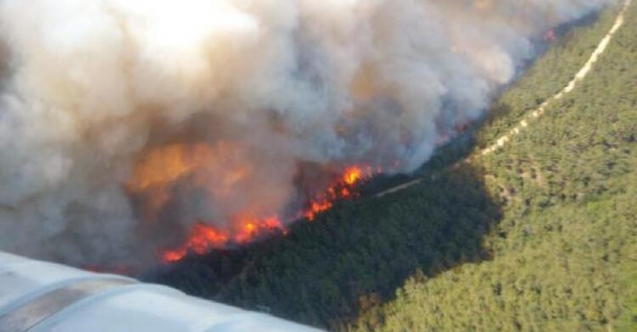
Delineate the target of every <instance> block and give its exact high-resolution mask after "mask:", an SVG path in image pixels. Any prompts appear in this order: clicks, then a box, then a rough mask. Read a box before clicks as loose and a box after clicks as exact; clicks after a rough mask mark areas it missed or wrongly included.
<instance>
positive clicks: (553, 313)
mask: <svg viewBox="0 0 637 332" xmlns="http://www.w3.org/2000/svg"><path fill="white" fill-rule="evenodd" d="M635 7H637V6H633V7H632V8H631V9H630V12H629V13H628V15H627V17H626V19H627V21H626V24H625V26H624V27H623V28H622V30H621V31H620V32H619V33H618V35H617V36H616V38H615V39H614V41H613V43H612V44H611V45H610V46H609V49H608V50H607V52H606V54H605V55H604V56H603V58H601V59H600V61H599V63H598V64H597V65H596V67H595V69H594V71H593V72H592V73H591V74H590V75H589V77H588V78H587V80H586V81H584V82H583V83H582V84H581V85H580V86H578V88H577V89H576V90H575V91H573V93H572V94H570V95H568V96H567V97H565V98H563V99H561V100H560V101H559V102H556V103H554V104H553V105H552V106H551V107H550V109H548V110H547V112H546V114H545V115H544V117H542V118H541V119H538V120H537V122H536V123H534V124H533V127H532V128H531V129H530V130H527V131H525V132H524V133H522V134H521V135H519V136H516V137H515V138H514V139H513V141H512V142H511V143H510V145H509V146H507V149H506V150H502V151H497V152H496V153H493V154H490V155H489V156H485V157H484V158H477V159H472V162H471V163H460V164H458V163H457V162H458V161H459V160H462V159H463V158H464V157H465V156H467V155H468V154H470V153H471V152H472V151H478V150H479V149H481V148H483V147H486V146H488V145H489V144H491V143H492V142H493V140H494V138H497V137H499V136H500V135H501V134H502V133H505V132H507V131H508V130H510V129H511V128H512V127H513V126H514V125H515V124H516V123H518V122H519V121H520V119H522V117H523V116H524V115H525V114H526V112H528V110H531V109H534V108H536V107H538V106H539V105H540V104H541V103H542V102H543V101H544V100H546V99H547V98H549V97H550V96H552V95H554V94H555V93H557V92H559V90H560V89H561V88H562V87H563V86H564V85H565V84H567V83H568V81H569V80H570V79H571V78H572V76H573V74H574V73H575V72H577V70H578V69H579V68H580V67H581V66H582V65H583V64H584V63H585V62H586V61H587V59H588V57H589V55H590V54H591V52H592V51H593V50H594V49H595V47H596V46H597V43H598V42H599V40H600V39H602V37H603V36H604V34H605V33H606V32H607V31H608V30H609V29H610V27H611V26H612V25H613V22H614V19H615V16H616V14H617V13H618V11H619V8H610V9H609V10H607V11H606V12H604V13H603V14H602V15H601V17H600V19H599V20H598V21H596V23H595V24H593V25H591V26H586V27H580V28H577V29H574V30H573V31H572V32H570V33H568V34H567V35H566V36H565V37H563V38H562V39H561V40H559V41H558V43H557V45H555V46H554V47H553V48H551V49H550V50H549V51H548V53H547V54H545V55H544V56H543V57H542V58H540V59H539V60H538V61H537V62H536V64H535V65H534V66H533V67H532V68H531V69H530V70H529V72H528V74H527V75H525V76H524V77H523V78H522V79H521V80H520V81H519V82H518V83H516V84H515V85H514V86H513V87H511V89H509V90H508V91H507V92H506V93H505V94H504V95H503V96H501V98H499V100H498V101H497V102H496V103H495V104H494V107H493V110H492V112H491V114H492V116H491V118H489V119H487V120H486V121H485V123H484V125H483V126H482V127H481V128H479V129H477V130H476V131H475V132H474V133H473V136H470V135H467V136H466V137H465V138H463V139H462V140H459V141H458V142H459V143H458V144H451V145H449V146H447V147H445V148H444V149H442V150H441V151H440V152H439V153H437V154H436V156H435V157H434V159H433V160H432V161H431V162H430V163H428V164H427V165H426V166H425V167H423V169H422V170H420V171H419V172H417V174H415V175H414V179H421V180H422V181H421V182H419V183H418V184H416V185H414V186H412V187H409V188H408V189H406V190H402V191H399V192H396V193H393V194H391V195H386V196H383V197H381V198H376V197H374V196H373V195H369V196H367V197H365V198H363V199H360V200H358V201H355V202H350V201H345V202H342V203H340V204H339V205H338V206H336V207H335V208H334V209H333V210H331V211H329V212H327V213H325V214H323V215H321V216H319V218H317V221H316V222H315V223H299V224H297V225H295V226H294V227H293V229H292V230H291V232H290V235H289V236H286V237H281V238H275V239H272V240H270V241H267V242H264V243H261V244H255V245H253V246H250V247H247V248H243V249H242V250H240V251H234V252H216V253H212V254H211V255H210V256H208V257H204V258H195V259H192V260H187V261H185V262H183V263H182V265H181V266H179V267H177V268H175V269H173V270H170V271H168V272H166V273H163V274H162V275H160V276H155V277H154V278H155V280H156V281H160V282H164V283H168V284H171V285H174V286H178V287H180V288H181V289H184V290H186V291H188V292H190V293H193V294H196V295H200V296H206V297H211V298H214V299H216V300H220V301H225V302H228V303H232V304H235V305H240V306H243V307H245V308H249V309H262V310H267V311H269V312H271V313H272V314H275V315H279V316H283V317H285V318H289V319H294V320H297V321H301V322H304V323H308V324H313V325H316V326H319V327H327V328H330V329H333V330H342V331H345V330H351V331H429V330H433V331H464V330H478V331H495V330H504V331H506V330H511V331H533V330H540V331H552V330H558V329H561V330H564V331H578V330H608V329H609V328H613V327H621V326H624V327H625V328H626V329H628V328H630V327H628V324H630V321H631V320H632V319H633V317H631V314H630V310H631V308H633V307H635V306H636V305H637V296H636V292H637V285H635V280H637V279H636V278H637V257H636V256H635V253H637V242H636V240H635V239H637V233H636V232H637V231H636V229H637V227H636V226H637V224H636V218H635V216H637V210H636V207H635V206H634V202H635V201H637V191H636V190H637V188H636V187H637V171H635V170H634V165H637V150H636V149H637V94H636V93H635V92H636V91H637V68H636V67H635V66H634V65H635V63H636V60H637V10H636V9H635ZM454 165H455V166H454ZM410 180H413V179H409V178H407V177H405V176H401V177H396V178H394V179H382V181H375V183H370V184H368V186H367V187H365V188H363V191H364V192H370V193H374V192H378V191H382V190H383V189H386V188H389V187H391V186H393V185H395V184H396V183H402V182H409V181H410ZM388 301H389V302H388ZM631 301H633V302H631ZM631 303H632V304H631ZM631 305H632V306H633V307H631ZM626 309H628V310H626Z"/></svg>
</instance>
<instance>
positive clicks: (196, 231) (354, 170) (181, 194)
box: [127, 143, 381, 262]
mask: <svg viewBox="0 0 637 332" xmlns="http://www.w3.org/2000/svg"><path fill="white" fill-rule="evenodd" d="M259 171H260V169H259V167H256V166H255V163H250V159H249V153H245V152H242V148H241V147H240V146H236V145H233V144H230V143H223V144H217V145H207V144H203V143H201V144H192V145H187V144H172V145H167V146H163V147H159V148H157V149H153V150H150V151H148V152H147V153H146V154H144V155H143V156H141V157H140V159H139V160H138V162H137V164H136V165H135V169H134V170H133V177H132V179H131V181H129V183H128V185H127V189H128V191H129V193H130V194H131V196H132V197H133V201H135V202H136V209H137V213H138V215H139V217H140V219H141V220H143V221H144V223H143V224H142V228H143V231H147V232H150V233H149V235H148V236H147V238H148V239H149V241H162V240H166V241H168V240H171V238H172V239H173V240H174V238H175V237H180V238H185V240H183V242H181V244H179V245H176V246H175V245H174V242H171V243H173V244H170V243H167V242H157V243H158V247H160V248H162V247H163V248H169V249H166V250H163V251H161V252H160V253H159V258H160V259H161V260H162V261H163V262H176V261H179V260H181V259H183V258H184V257H185V256H186V255H188V254H197V255H202V254H205V253H208V252H210V251H211V250H213V249H219V248H228V247H232V246H237V245H243V244H246V243H250V242H253V241H255V240H257V239H261V238H264V237H267V236H269V235H270V236H271V235H274V234H287V228H286V225H288V224H290V223H292V222H293V221H295V220H298V219H305V220H308V221H314V220H315V219H316V217H317V215H318V214H320V213H322V212H325V211H327V210H329V209H331V208H332V207H333V205H334V203H335V202H336V201H338V200H342V199H348V198H352V197H355V196H356V187H357V185H358V184H359V183H360V182H361V181H362V180H364V179H365V178H368V177H370V176H372V175H373V174H376V173H380V171H381V170H380V169H372V168H371V167H361V166H351V167H348V168H346V169H344V170H342V171H340V172H336V174H337V175H333V176H331V178H332V179H333V180H332V181H330V184H329V185H327V186H326V188H325V187H324V188H325V190H322V191H320V192H318V193H306V194H305V195H304V197H305V199H304V202H299V203H300V205H301V206H302V208H299V209H298V211H296V212H293V211H289V209H288V210H286V213H285V214H284V215H281V214H278V213H276V212H273V211H277V208H280V207H281V205H280V204H279V203H280V202H281V201H287V199H283V200H281V199H278V198H276V195H277V190H276V189H277V188H275V185H274V184H269V183H267V182H266V183H265V185H264V186H266V188H272V190H269V189H268V190H260V191H259V192H258V193H253V194H252V195H245V192H246V188H252V187H254V186H255V182H256V183H258V184H262V183H263V182H264V181H267V179H264V177H263V176H261V175H260V174H259ZM268 173H270V174H271V172H268ZM321 173H324V174H323V175H325V174H333V173H335V172H334V171H329V170H321ZM339 173H340V174H339ZM328 178H329V177H328ZM324 180H327V179H324ZM310 183H312V185H314V184H316V183H315V182H312V180H310ZM318 183H323V184H322V185H320V184H317V186H318V187H323V186H325V183H326V182H325V181H319V182H318ZM261 192H265V193H266V194H268V195H266V194H262V195H260V196H259V193H261ZM270 193H272V194H271V195H269V194H270ZM270 196H274V197H275V199H273V198H272V197H270ZM284 198H286V197H284ZM219 202H221V204H219ZM226 205H227V206H226ZM211 206H212V207H211ZM224 207H226V208H227V211H225V210H224ZM220 210H221V212H220ZM261 216H266V217H261ZM149 229H150V231H148V230H149ZM153 229H154V231H153ZM184 231H186V233H183V232H184ZM153 232H154V233H153ZM177 234H181V235H177Z"/></svg>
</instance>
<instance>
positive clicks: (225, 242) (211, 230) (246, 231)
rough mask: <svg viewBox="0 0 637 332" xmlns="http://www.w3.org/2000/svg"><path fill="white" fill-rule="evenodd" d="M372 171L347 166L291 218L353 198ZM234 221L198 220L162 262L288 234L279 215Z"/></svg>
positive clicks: (312, 215)
mask: <svg viewBox="0 0 637 332" xmlns="http://www.w3.org/2000/svg"><path fill="white" fill-rule="evenodd" d="M374 171H376V172H378V173H380V172H381V169H380V168H376V169H374ZM373 173H374V172H373V171H372V167H367V168H366V171H363V168H362V167H359V166H352V167H348V168H347V169H345V171H344V172H343V175H342V176H341V177H340V178H338V179H337V180H336V181H335V182H334V183H333V184H332V185H331V186H329V187H328V188H327V189H326V190H325V192H323V193H321V194H319V195H317V196H316V197H315V198H314V199H313V200H311V201H310V202H309V204H308V207H307V208H306V209H305V210H304V211H302V212H301V213H299V214H298V215H297V217H296V218H293V219H298V218H305V219H307V220H308V221H314V220H315V219H316V217H317V215H318V214H320V213H323V212H325V211H328V210H330V209H331V208H332V207H333V206H334V202H335V201H337V200H340V199H348V198H352V197H355V189H356V188H355V187H356V185H357V184H358V183H359V182H360V181H362V180H363V179H365V178H368V177H371V176H372V175H374V174H373ZM233 224H234V225H237V228H236V229H234V230H231V231H222V230H219V229H217V228H215V227H214V226H211V225H207V224H204V223H203V222H198V223H197V224H195V225H194V226H193V228H192V229H191V231H190V234H189V235H188V237H187V240H186V241H185V242H184V244H182V245H181V246H179V247H178V248H176V249H170V250H165V251H163V252H161V253H160V258H161V260H162V261H163V262H164V263H173V262H178V261H180V260H182V259H183V258H184V257H186V255H188V254H189V253H193V254H198V255H202V254H205V253H208V252H210V251H212V250H213V249H218V248H224V247H227V246H229V245H230V244H238V245H243V244H247V243H250V242H253V241H255V240H257V239H258V238H261V237H262V236H263V235H265V234H272V233H279V234H283V235H287V234H288V231H287V229H286V228H285V226H284V224H283V222H281V218H280V217H278V216H272V217H270V218H266V219H250V218H246V219H240V220H238V221H237V222H235V223H233Z"/></svg>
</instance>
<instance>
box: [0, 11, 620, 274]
mask: <svg viewBox="0 0 637 332" xmlns="http://www.w3.org/2000/svg"><path fill="white" fill-rule="evenodd" d="M611 1H612V0H608V1H606V0H526V1H524V0H500V1H495V0H474V1H470V0H445V1H443V0H322V1H316V0H208V1H205V0H180V1H176V0H1V1H0V63H1V66H0V82H1V85H0V89H1V90H0V93H1V97H0V249H2V250H8V251H13V252H17V253H20V254H24V255H31V256H36V257H40V258H48V259H55V260H60V261H65V262H67V263H73V264H86V263H94V264H102V263H105V262H109V263H112V262H126V261H128V260H130V259H132V258H135V259H139V260H143V261H148V260H150V259H151V257H152V256H153V255H154V253H155V252H156V250H157V249H158V248H160V247H162V246H168V245H174V244H175V243H178V242H179V241H180V240H183V237H184V234H185V232H187V229H188V228H189V227H190V226H192V225H193V224H194V223H196V222H197V221H198V220H199V221H200V220H203V221H205V222H209V223H214V224H215V226H216V227H219V228H221V229H224V228H228V227H232V225H231V223H232V222H233V220H237V219H240V218H264V217H269V216H272V215H285V214H286V213H288V212H289V211H290V210H291V209H294V207H295V206H298V205H302V204H303V203H304V197H306V196H307V195H311V192H312V191H318V190H322V189H324V188H321V186H325V181H326V177H329V175H330V174H335V173H338V172H341V171H342V170H343V169H345V167H347V166H349V165H354V164H357V165H358V164H360V165H368V166H371V167H374V168H376V167H383V168H385V169H391V170H392V171H397V172H409V171H411V170H414V169H415V168H417V167H418V166H419V165H421V164H422V163H423V162H424V161H426V160H427V159H428V158H429V156H430V155H431V153H432V150H433V149H434V147H435V144H436V141H437V140H438V139H439V137H440V136H442V135H447V134H449V133H452V132H453V131H454V128H456V127H457V126H458V125H461V124H464V123H467V122H470V121H472V120H475V119H477V118H478V117H479V116H480V115H481V112H483V110H484V109H486V108H487V106H488V103H489V101H490V100H491V99H492V98H493V96H494V94H495V93H496V91H497V90H498V88H499V87H502V86H503V85H505V84H507V83H509V82H510V81H511V80H512V79H514V77H515V75H516V74H517V73H518V72H519V71H520V70H521V69H522V67H523V64H524V63H525V62H527V61H528V60H529V59H532V58H533V57H534V56H536V53H537V51H536V47H535V46H534V45H535V42H534V41H535V40H536V39H537V38H538V36H542V34H543V33H544V32H545V31H546V30H547V29H549V28H550V27H553V26H556V25H559V24H562V23H566V22H569V21H571V20H574V19H577V18H579V17H582V16H583V15H586V14H588V13H590V12H592V11H595V10H598V9H600V8H601V7H602V6H603V5H605V4H606V3H608V2H611ZM396 165H398V166H396ZM395 167H398V168H395ZM308 191H309V192H310V193H309V194H308Z"/></svg>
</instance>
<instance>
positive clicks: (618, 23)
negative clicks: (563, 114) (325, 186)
mask: <svg viewBox="0 0 637 332" xmlns="http://www.w3.org/2000/svg"><path fill="white" fill-rule="evenodd" d="M631 4H632V0H625V2H624V6H623V8H622V10H621V11H620V12H619V14H618V15H617V18H616V19H615V24H613V27H612V28H611V29H610V31H608V33H607V34H606V35H605V36H604V38H603V39H602V40H601V41H600V42H599V44H598V45H597V48H596V49H595V51H594V52H593V54H591V56H590V58H589V59H588V61H587V62H586V63H585V64H584V66H583V67H582V68H581V69H580V70H579V72H577V74H575V77H573V79H572V80H571V81H570V82H569V83H568V84H567V85H566V86H565V87H564V88H563V89H562V90H561V91H560V92H558V93H557V94H555V95H554V96H552V97H551V98H549V99H548V100H546V101H545V102H544V103H542V104H541V105H540V106H539V107H538V108H537V109H535V110H532V111H530V112H529V113H528V114H527V115H526V116H525V117H524V118H523V119H522V120H520V122H518V124H517V125H516V126H515V127H513V129H511V130H509V131H508V132H507V133H506V134H504V135H502V136H500V137H499V138H497V139H496V140H495V143H493V144H491V145H490V146H488V147H486V148H484V149H482V150H478V151H476V152H474V153H472V154H471V156H469V157H467V158H466V159H464V160H462V161H461V162H465V163H468V162H471V160H473V159H475V158H477V157H480V156H487V155H489V154H491V153H493V152H495V151H497V150H500V149H503V148H504V147H506V146H507V145H508V144H509V143H510V142H511V139H512V138H513V137H514V136H517V135H519V134H520V133H522V132H523V131H525V130H526V129H528V128H529V126H530V123H531V122H532V121H534V120H536V119H538V118H540V117H541V116H542V115H544V113H546V110H547V109H548V108H549V107H550V106H551V105H553V104H554V103H555V102H556V101H558V100H560V99H562V98H564V96H566V95H568V94H569V93H571V92H573V90H575V88H576V87H577V86H578V85H580V83H581V82H582V81H584V79H586V77H587V76H588V74H589V73H590V72H591V70H592V69H593V67H594V66H595V64H596V63H597V61H599V58H600V57H601V56H602V54H604V52H605V51H606V49H607V48H608V45H609V44H610V42H611V41H612V40H613V37H615V34H616V33H617V31H619V29H621V27H622V26H623V25H624V22H625V16H626V13H627V12H628V9H629V8H630V5H631ZM420 182H422V179H419V180H413V181H411V182H407V183H404V184H402V185H399V186H396V187H393V188H390V189H387V190H385V191H383V192H381V193H378V194H376V197H383V196H385V195H389V194H393V193H396V192H399V191H402V190H405V189H407V188H411V187H413V186H415V185H417V184H419V183H420Z"/></svg>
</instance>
